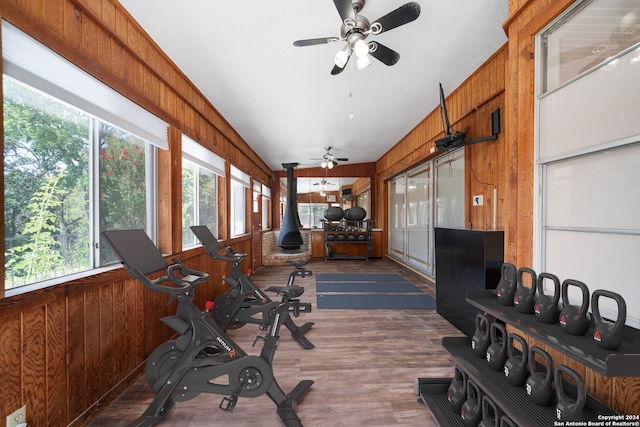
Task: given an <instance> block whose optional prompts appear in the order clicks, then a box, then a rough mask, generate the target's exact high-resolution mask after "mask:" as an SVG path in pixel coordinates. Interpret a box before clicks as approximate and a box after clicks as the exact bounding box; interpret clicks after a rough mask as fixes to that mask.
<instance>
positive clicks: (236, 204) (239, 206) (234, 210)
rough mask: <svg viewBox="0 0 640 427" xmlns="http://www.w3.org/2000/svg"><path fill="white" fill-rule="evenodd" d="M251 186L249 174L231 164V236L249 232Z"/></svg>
mask: <svg viewBox="0 0 640 427" xmlns="http://www.w3.org/2000/svg"><path fill="white" fill-rule="evenodd" d="M249 188H251V179H250V177H249V175H248V174H246V173H244V172H242V171H241V170H240V169H238V168H236V167H234V166H231V237H237V236H242V235H243V234H247V190H248V189H249Z"/></svg>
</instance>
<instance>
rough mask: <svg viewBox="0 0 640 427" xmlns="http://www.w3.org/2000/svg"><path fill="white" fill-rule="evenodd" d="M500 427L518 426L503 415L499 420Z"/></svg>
mask: <svg viewBox="0 0 640 427" xmlns="http://www.w3.org/2000/svg"><path fill="white" fill-rule="evenodd" d="M500 427H518V424H516V422H515V421H513V420H512V419H511V418H509V417H508V416H506V415H503V416H502V418H500Z"/></svg>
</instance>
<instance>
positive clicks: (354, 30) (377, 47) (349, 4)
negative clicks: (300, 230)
mask: <svg viewBox="0 0 640 427" xmlns="http://www.w3.org/2000/svg"><path fill="white" fill-rule="evenodd" d="M333 3H334V4H335V6H336V9H338V13H339V14H340V17H341V18H342V27H341V28H340V37H324V38H316V39H306V40H297V41H295V42H293V45H294V46H299V47H303V46H313V45H317V44H326V43H336V42H339V41H346V42H347V43H346V45H345V46H344V47H343V49H342V50H341V51H339V52H338V53H336V55H335V56H334V57H333V61H334V62H335V66H334V67H333V69H332V70H331V74H332V75H336V74H340V73H341V72H342V70H344V67H345V66H346V65H347V62H349V59H350V58H351V56H352V55H353V54H355V56H356V58H357V66H358V69H359V70H362V69H363V68H366V67H368V66H369V65H371V61H370V60H369V54H370V55H371V56H373V57H374V58H376V59H377V60H379V61H380V62H382V63H383V64H385V65H389V66H391V65H394V64H395V63H397V62H398V61H399V60H400V54H399V53H398V52H396V51H394V50H392V49H389V48H388V47H386V46H384V45H383V44H381V43H378V42H375V41H370V42H369V43H367V42H365V39H366V38H367V37H368V36H369V34H373V35H378V34H382V33H384V32H385V31H389V30H392V29H394V28H396V27H399V26H401V25H404V24H407V23H409V22H411V21H415V20H416V19H417V18H418V16H420V5H419V4H418V3H416V2H409V3H406V4H404V5H402V6H400V7H399V8H397V9H395V10H393V11H391V12H389V13H388V14H386V15H384V16H383V17H381V18H378V19H377V20H375V21H373V22H371V23H370V22H369V20H368V19H367V18H366V17H364V16H362V15H360V14H359V13H360V11H361V10H362V8H363V7H364V3H365V0H333Z"/></svg>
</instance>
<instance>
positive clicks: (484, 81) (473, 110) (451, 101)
mask: <svg viewBox="0 0 640 427" xmlns="http://www.w3.org/2000/svg"><path fill="white" fill-rule="evenodd" d="M506 53H507V49H506V46H505V47H504V48H501V49H499V50H498V51H497V52H496V53H495V54H494V55H493V56H491V57H490V58H489V59H488V60H487V61H486V62H485V63H484V64H483V65H482V66H480V68H478V69H477V70H476V71H475V72H474V73H473V74H472V75H471V76H470V77H469V78H468V79H467V80H466V81H464V82H463V83H462V84H461V85H460V86H459V87H458V88H456V89H455V90H453V91H452V93H451V94H450V95H449V96H448V97H447V100H446V102H447V110H448V114H449V121H450V122H451V125H452V127H453V128H454V129H456V130H465V129H466V132H467V138H466V139H467V140H468V141H471V140H474V139H477V138H481V137H485V136H489V135H491V113H492V112H493V111H494V110H495V109H496V108H500V116H501V123H503V131H502V132H501V133H500V134H499V135H498V139H497V140H490V141H487V142H481V143H478V144H472V145H469V146H467V148H466V151H465V170H466V176H465V201H466V203H465V223H466V224H467V226H468V227H469V228H473V229H491V227H492V226H493V200H494V195H493V189H494V188H497V190H498V191H497V197H498V200H497V210H498V212H502V210H503V204H504V191H505V186H504V176H505V162H504V158H503V156H504V152H505V150H504V141H505V132H504V120H505V98H504V83H505V76H504V70H505V68H504V67H505V57H506ZM433 90H434V99H438V98H437V90H438V88H437V87H436V88H433ZM445 90H446V89H445ZM443 135H444V133H443V129H442V119H441V116H440V108H439V107H437V108H436V109H434V110H433V111H432V112H431V113H430V114H429V115H428V116H427V117H425V118H424V119H423V120H422V122H420V124H418V126H416V127H415V128H414V129H413V130H412V131H411V132H410V133H409V134H408V135H407V136H405V137H404V138H403V139H402V140H401V141H400V142H398V143H397V144H396V145H395V146H394V147H393V148H392V149H391V150H389V151H388V152H387V153H386V154H385V155H384V156H383V157H381V158H380V159H379V160H378V161H377V163H376V180H375V187H376V188H377V189H378V192H377V195H376V197H375V198H372V204H373V205H376V206H378V209H376V214H377V217H376V222H377V223H378V224H386V223H387V219H386V214H387V212H388V209H387V204H388V197H389V196H388V180H389V179H390V178H393V177H394V176H397V175H398V174H400V173H402V172H405V171H407V170H409V169H412V168H414V167H416V166H418V165H420V164H422V163H424V162H425V161H427V160H430V159H432V158H434V157H436V156H438V155H441V154H442V153H438V152H434V153H431V149H432V148H435V140H436V139H438V138H442V136H443ZM472 171H473V172H472ZM472 195H483V198H484V204H483V206H471V196H472ZM504 220H505V218H504V215H500V214H498V215H497V229H502V228H503V227H504V225H503V221H504ZM383 239H384V241H385V243H384V245H383V247H384V248H385V253H386V248H387V247H388V246H387V236H386V234H385V235H384V236H383Z"/></svg>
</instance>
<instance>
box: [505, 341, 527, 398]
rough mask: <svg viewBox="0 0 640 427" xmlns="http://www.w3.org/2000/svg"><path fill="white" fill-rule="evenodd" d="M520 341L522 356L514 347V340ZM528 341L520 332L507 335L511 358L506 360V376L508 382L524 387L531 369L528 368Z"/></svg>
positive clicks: (508, 351) (508, 352) (508, 350)
mask: <svg viewBox="0 0 640 427" xmlns="http://www.w3.org/2000/svg"><path fill="white" fill-rule="evenodd" d="M514 341H518V342H519V343H520V348H521V349H522V353H521V355H520V356H518V355H516V352H515V349H514V348H513V342H514ZM528 351H529V350H528V346H527V342H526V341H525V340H524V338H522V337H521V336H520V335H518V334H514V333H511V334H509V336H508V337H507V356H509V358H508V359H507V361H506V362H504V369H503V371H504V376H505V377H507V382H508V383H509V384H511V385H514V386H516V387H524V384H525V382H526V381H527V378H528V377H529V371H528V370H527V353H528Z"/></svg>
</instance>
